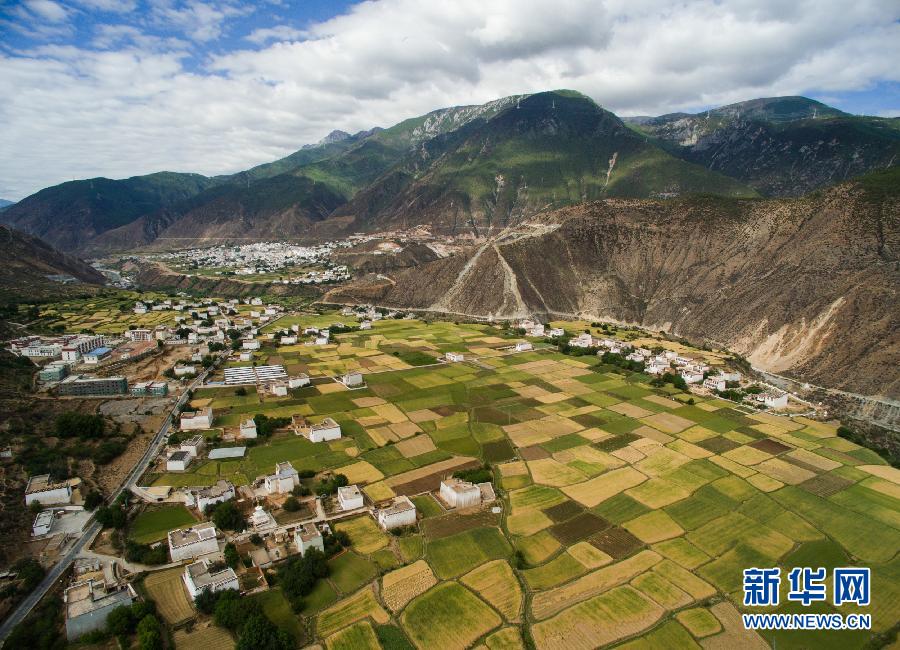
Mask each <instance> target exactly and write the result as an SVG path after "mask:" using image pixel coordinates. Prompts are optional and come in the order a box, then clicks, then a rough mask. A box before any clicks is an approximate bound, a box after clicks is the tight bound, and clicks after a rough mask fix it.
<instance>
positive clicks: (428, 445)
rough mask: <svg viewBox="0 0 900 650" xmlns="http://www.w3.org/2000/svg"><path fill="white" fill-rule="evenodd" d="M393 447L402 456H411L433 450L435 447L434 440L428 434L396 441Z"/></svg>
mask: <svg viewBox="0 0 900 650" xmlns="http://www.w3.org/2000/svg"><path fill="white" fill-rule="evenodd" d="M394 449H396V450H397V451H399V452H400V453H401V454H402V455H403V457H404V458H412V457H414V456H420V455H422V454H427V453H428V452H429V451H434V450H435V449H437V447H435V446H434V441H433V440H432V439H431V438H429V437H428V436H415V437H414V438H408V439H407V440H403V441H401V442H398V443H397V444H396V445H394Z"/></svg>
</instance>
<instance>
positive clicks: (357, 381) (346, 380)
mask: <svg viewBox="0 0 900 650" xmlns="http://www.w3.org/2000/svg"><path fill="white" fill-rule="evenodd" d="M341 383H342V384H344V386H346V387H347V388H353V387H355V386H362V385H363V376H362V373H361V372H348V373H347V374H346V375H344V376H343V377H341Z"/></svg>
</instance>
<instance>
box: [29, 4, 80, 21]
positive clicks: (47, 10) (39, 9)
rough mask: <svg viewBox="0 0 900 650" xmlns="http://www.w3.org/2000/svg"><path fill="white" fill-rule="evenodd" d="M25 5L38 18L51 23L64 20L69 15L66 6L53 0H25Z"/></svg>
mask: <svg viewBox="0 0 900 650" xmlns="http://www.w3.org/2000/svg"><path fill="white" fill-rule="evenodd" d="M23 5H24V6H25V7H26V8H27V9H28V10H29V11H30V12H31V13H32V14H34V15H35V16H36V17H37V18H38V19H41V20H46V21H48V22H51V23H59V22H63V21H64V20H66V19H67V18H68V16H69V12H68V11H67V10H66V8H65V7H63V6H62V5H60V4H57V3H55V2H52V1H51V0H25V2H24V3H23Z"/></svg>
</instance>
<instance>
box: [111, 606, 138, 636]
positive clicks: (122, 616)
mask: <svg viewBox="0 0 900 650" xmlns="http://www.w3.org/2000/svg"><path fill="white" fill-rule="evenodd" d="M106 629H107V630H108V631H109V633H110V634H112V635H113V636H124V635H126V634H131V633H132V632H133V631H134V616H133V615H132V613H131V607H130V606H128V605H120V606H119V607H116V608H115V609H114V610H113V611H111V612H110V613H109V616H107V617H106Z"/></svg>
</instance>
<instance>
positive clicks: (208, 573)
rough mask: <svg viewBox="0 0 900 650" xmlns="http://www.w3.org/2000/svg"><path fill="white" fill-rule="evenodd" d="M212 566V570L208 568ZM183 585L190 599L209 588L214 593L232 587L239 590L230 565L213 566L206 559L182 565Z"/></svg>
mask: <svg viewBox="0 0 900 650" xmlns="http://www.w3.org/2000/svg"><path fill="white" fill-rule="evenodd" d="M211 568H212V570H210V569H211ZM183 579H184V586H185V587H187V590H188V593H189V594H190V595H191V599H194V598H196V597H197V596H199V595H200V594H201V593H203V592H204V591H206V590H207V589H209V590H210V591H211V592H213V593H215V592H217V591H225V590H227V589H234V590H235V591H240V588H241V585H240V582H238V577H237V574H236V573H235V572H234V569H232V568H231V567H222V568H215V567H213V565H212V564H210V563H209V562H208V561H207V560H197V561H196V562H194V563H192V564H188V565H187V566H186V567H184V576H183Z"/></svg>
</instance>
